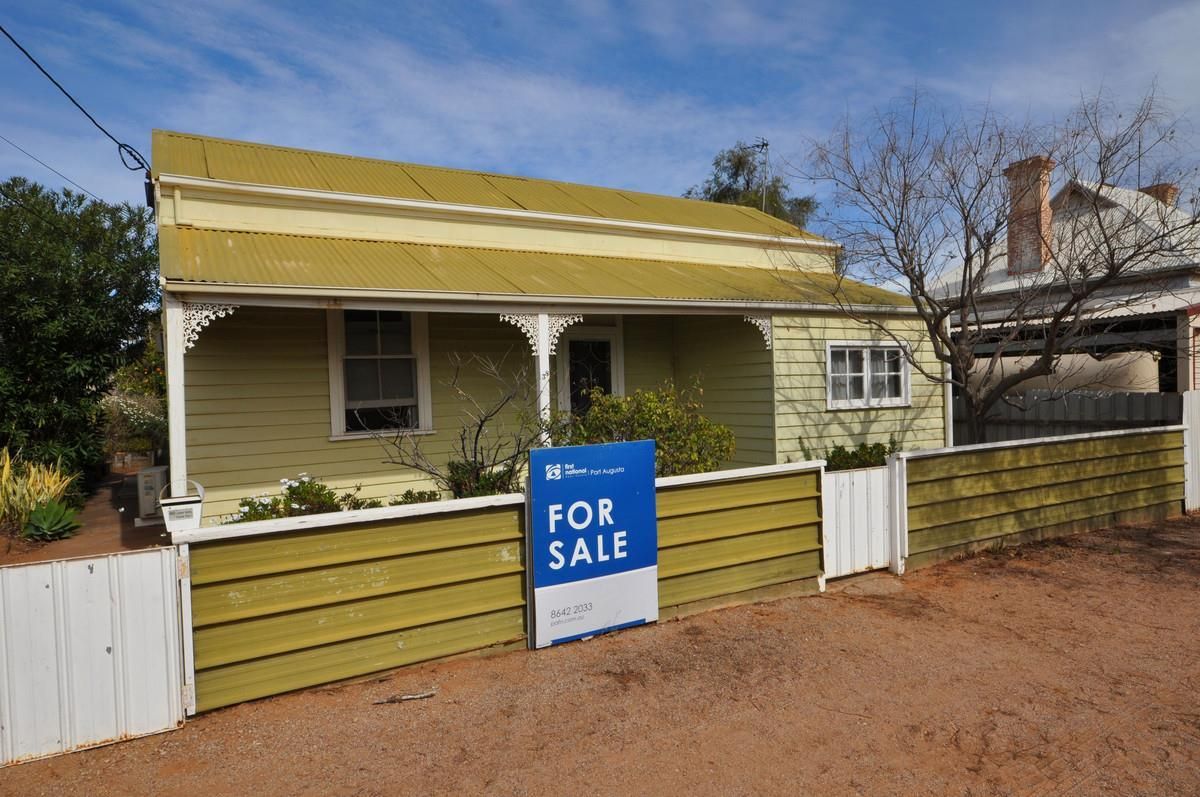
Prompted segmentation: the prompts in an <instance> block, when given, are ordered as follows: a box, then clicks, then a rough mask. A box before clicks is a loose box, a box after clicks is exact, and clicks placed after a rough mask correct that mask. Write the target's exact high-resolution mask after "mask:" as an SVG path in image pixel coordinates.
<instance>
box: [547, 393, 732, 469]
mask: <svg viewBox="0 0 1200 797" xmlns="http://www.w3.org/2000/svg"><path fill="white" fill-rule="evenodd" d="M701 395H702V391H701V390H700V387H699V385H698V384H694V385H693V386H692V389H691V390H688V391H685V392H680V391H678V390H677V389H676V388H675V385H673V384H672V383H670V382H668V383H666V384H664V385H663V386H662V387H661V388H659V389H657V390H638V391H636V392H634V394H633V395H631V396H612V395H608V394H605V393H603V392H601V391H598V390H594V391H592V392H591V394H590V398H591V406H590V407H589V408H588V410H587V412H585V413H584V414H583V415H581V416H577V417H574V418H572V419H570V420H569V421H568V422H567V423H566V425H565V426H564V427H563V429H562V430H561V431H560V432H559V434H558V435H557V437H558V438H559V439H558V442H559V443H560V444H562V445H585V444H588V443H616V442H623V441H629V440H648V439H653V440H655V441H656V447H655V463H654V465H655V473H656V475H658V476H676V475H679V474H684V473H703V472H705V471H711V470H717V469H718V468H719V467H720V466H721V463H723V462H727V461H729V460H730V459H731V458H732V457H733V453H734V450H735V441H734V436H733V431H732V430H730V429H729V428H728V427H726V426H722V425H721V424H719V423H716V422H715V421H712V420H710V419H709V418H706V417H705V416H704V415H702V414H701V412H700V411H701V409H702V408H703V407H702V404H701V402H700V397H701Z"/></svg>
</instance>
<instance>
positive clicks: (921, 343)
mask: <svg viewBox="0 0 1200 797" xmlns="http://www.w3.org/2000/svg"><path fill="white" fill-rule="evenodd" d="M879 320H880V321H881V322H882V323H885V324H887V325H888V329H889V330H892V331H894V332H895V334H897V335H898V336H899V337H901V338H902V339H903V340H905V341H906V342H908V343H909V345H910V346H912V347H913V350H914V351H915V352H916V356H917V359H918V362H920V363H921V364H922V366H923V367H924V368H925V369H926V370H927V371H929V372H931V373H941V365H940V363H938V362H937V361H936V359H935V358H934V357H933V352H932V347H931V346H930V345H929V343H928V342H926V339H925V333H924V330H923V328H922V325H921V323H920V321H919V320H917V319H914V318H903V317H900V316H896V317H892V318H890V319H879ZM773 331H774V373H775V426H776V435H777V454H778V458H779V461H780V462H798V461H803V460H806V459H811V458H814V457H820V456H822V455H823V454H824V453H825V451H826V450H827V449H829V448H832V447H833V446H836V445H839V444H840V445H844V446H846V447H847V448H853V447H854V446H857V445H858V444H859V443H886V442H887V441H888V438H889V437H892V436H894V437H895V438H896V441H897V442H898V443H899V444H900V447H901V448H902V449H904V450H916V449H931V448H941V447H943V446H945V445H946V440H945V416H944V410H943V403H944V402H943V386H942V385H941V384H939V383H937V382H933V381H930V380H928V379H926V378H925V377H924V376H922V375H921V373H920V372H918V371H917V370H916V369H915V368H914V369H912V371H911V386H912V401H911V404H910V405H909V406H907V407H881V408H877V409H853V410H830V409H828V408H827V405H826V391H825V375H826V362H825V359H826V354H825V352H826V343H827V342H829V341H859V340H861V341H864V342H887V341H889V340H890V338H889V337H888V336H887V335H885V334H884V333H882V332H878V331H875V330H872V329H871V328H869V327H867V326H865V325H863V324H861V323H859V322H857V321H855V320H853V319H852V318H850V317H848V316H845V315H839V314H824V315H804V316H794V315H780V314H776V315H775V316H774V318H773ZM806 448H807V451H806V450H805V449H806Z"/></svg>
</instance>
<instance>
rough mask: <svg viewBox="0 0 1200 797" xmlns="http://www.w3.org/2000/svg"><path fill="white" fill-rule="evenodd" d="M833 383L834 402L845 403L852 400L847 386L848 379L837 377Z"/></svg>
mask: <svg viewBox="0 0 1200 797" xmlns="http://www.w3.org/2000/svg"><path fill="white" fill-rule="evenodd" d="M832 382H833V400H834V401H845V400H846V399H848V398H850V392H849V388H847V386H846V377H844V376H835V377H834V378H833V380H832Z"/></svg>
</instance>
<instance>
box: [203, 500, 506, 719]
mask: <svg viewBox="0 0 1200 797" xmlns="http://www.w3.org/2000/svg"><path fill="white" fill-rule="evenodd" d="M523 514H524V513H523V510H522V509H521V507H519V506H502V507H494V508H488V509H479V510H470V511H463V512H453V513H447V514H435V515H429V516H417V517H411V518H404V519H393V520H389V521H386V522H375V523H363V524H353V525H348V526H332V527H328V528H323V529H311V530H305V531H298V532H280V533H277V534H269V535H262V536H254V537H249V538H246V539H242V540H238V539H226V540H219V541H213V542H208V543H196V544H194V545H193V546H192V548H191V564H192V576H193V586H192V616H193V627H194V629H195V630H194V643H195V658H196V667H197V675H196V684H197V704H198V707H199V708H200V709H208V708H215V707H217V706H222V705H228V704H230V703H235V702H239V701H242V700H249V699H253V698H256V697H263V696H266V695H270V694H277V693H279V692H283V691H287V690H290V689H296V688H300V687H303V686H311V685H314V684H319V683H327V682H330V681H336V680H340V679H343V678H349V677H353V676H356V675H365V674H367V673H371V672H376V671H378V670H382V669H388V668H391V667H397V666H400V665H403V664H408V663H411V662H415V661H421V660H424V659H428V658H436V657H439V656H446V655H450V654H453V653H461V652H465V651H468V650H475V649H478V648H483V647H488V646H491V645H496V644H501V643H505V642H510V641H513V640H516V639H520V638H521V637H522V636H523V634H524V627H523V613H524V609H523V607H524V602H525V599H524V592H525V585H524V566H523V562H524V552H523V546H524V518H523Z"/></svg>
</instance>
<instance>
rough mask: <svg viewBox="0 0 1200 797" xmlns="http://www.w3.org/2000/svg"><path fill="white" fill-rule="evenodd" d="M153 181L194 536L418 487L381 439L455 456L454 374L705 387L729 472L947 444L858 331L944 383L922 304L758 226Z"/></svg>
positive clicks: (726, 208) (526, 199)
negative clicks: (844, 450) (848, 450)
mask: <svg viewBox="0 0 1200 797" xmlns="http://www.w3.org/2000/svg"><path fill="white" fill-rule="evenodd" d="M153 163H154V166H155V170H154V173H153V181H154V191H155V203H156V213H157V220H158V225H159V244H160V252H161V258H162V282H163V306H164V316H165V323H164V328H165V330H166V347H165V348H166V355H167V364H168V377H169V385H168V395H169V400H170V408H171V412H170V442H171V461H170V467H171V479H172V481H179V480H181V479H192V480H195V481H197V482H199V483H200V484H202V485H203V486H204V488H205V490H206V492H207V500H206V503H205V508H204V512H205V518H206V522H209V521H211V520H213V519H216V518H218V517H220V516H221V515H227V514H229V513H230V512H232V511H234V510H235V509H236V506H237V501H238V499H239V498H241V497H243V496H247V495H251V494H255V493H261V492H275V491H277V490H278V487H279V480H280V479H281V478H285V477H294V476H295V475H296V474H298V473H301V472H307V473H310V474H312V475H314V476H318V477H320V478H322V479H323V480H324V481H325V482H327V483H328V484H330V485H331V486H333V487H335V488H338V489H343V488H351V487H353V486H354V485H359V484H361V485H362V487H363V490H362V493H361V494H362V496H364V497H377V496H387V495H393V494H398V493H400V492H403V491H404V490H405V489H408V488H422V487H428V486H429V485H428V484H427V483H426V481H425V479H424V477H423V475H422V474H420V473H418V472H415V471H408V470H405V469H403V468H401V467H400V466H397V465H393V464H387V463H384V462H383V461H382V460H383V458H384V457H383V452H382V451H381V449H380V446H379V443H378V442H377V441H376V440H374V439H372V432H373V431H375V430H376V429H378V428H379V427H383V426H396V425H397V424H401V425H403V426H404V427H405V428H406V429H407V430H411V432H412V433H413V434H417V435H422V436H423V439H422V443H423V446H422V447H423V449H424V451H425V452H426V453H428V454H430V455H431V456H433V457H434V458H436V457H437V456H440V455H442V454H443V452H444V453H445V454H446V455H447V456H448V452H449V449H450V446H451V444H452V443H453V442H454V441H455V440H456V438H457V434H458V431H459V429H460V428H461V427H462V419H461V417H460V415H459V413H460V412H461V405H460V404H459V403H458V402H457V401H456V400H455V399H454V397H453V395H452V394H451V391H450V389H449V388H448V387H447V386H446V382H447V380H448V378H449V377H450V374H451V369H452V364H451V359H452V357H453V356H454V355H471V354H479V355H483V356H486V357H490V358H493V359H496V360H499V359H501V358H504V362H505V363H508V364H511V365H512V367H513V368H514V369H515V368H517V367H518V366H522V365H523V366H525V367H527V368H528V371H529V373H531V374H533V375H534V378H536V379H537V380H538V387H539V391H538V395H539V409H540V410H541V411H543V412H549V411H550V410H552V409H554V408H566V407H568V406H571V405H572V404H573V403H575V402H577V401H578V400H579V389H578V387H579V385H580V384H581V383H587V384H598V385H601V386H602V387H604V388H605V389H606V390H610V391H612V392H615V393H630V392H632V391H635V390H637V389H639V388H646V389H652V388H655V387H658V386H660V385H661V384H662V383H663V382H664V381H666V380H673V381H674V382H675V383H676V384H678V385H681V386H685V385H687V384H689V383H690V382H691V381H692V379H693V378H694V377H698V378H699V379H700V381H701V384H702V386H703V390H704V394H703V401H704V411H705V413H706V414H707V415H708V416H709V417H711V418H713V419H714V420H716V421H718V422H720V423H723V424H725V425H727V426H729V427H730V428H732V429H733V431H734V433H735V434H736V437H737V453H736V455H735V458H734V460H733V461H732V462H730V463H729V465H730V466H750V465H772V464H777V463H784V462H789V461H798V460H801V459H804V456H803V454H802V452H801V449H802V444H803V445H804V446H807V447H808V448H809V449H810V450H814V451H821V450H824V449H825V448H826V447H827V446H830V445H834V444H837V443H842V444H846V445H853V444H857V443H859V442H864V441H865V442H883V441H886V440H887V439H888V438H889V436H895V438H896V439H897V440H898V441H899V442H900V443H901V445H902V447H904V448H909V449H911V448H934V447H939V446H942V445H944V444H945V431H944V430H945V420H944V401H943V389H942V386H941V385H937V384H934V383H931V382H928V381H927V380H925V379H923V378H922V377H921V376H920V375H919V374H918V373H917V372H916V371H915V370H912V369H911V368H910V366H909V365H908V364H907V363H906V362H905V360H904V358H903V357H900V356H898V355H899V352H898V351H897V347H896V344H895V343H894V341H892V340H891V338H890V337H887V336H882V335H879V334H878V333H874V332H872V331H871V330H870V329H868V328H867V327H865V326H863V325H861V324H859V323H857V322H855V321H854V320H852V319H851V318H850V317H849V315H848V314H847V312H846V310H845V306H846V305H852V306H853V308H854V312H855V314H857V315H864V314H866V315H870V316H871V317H872V318H874V319H875V320H876V321H878V322H880V323H882V324H885V325H886V326H887V327H888V328H889V329H891V330H893V332H894V333H895V334H897V335H898V336H899V337H900V338H902V339H903V340H905V341H907V346H908V347H909V348H910V350H911V351H912V352H914V354H915V356H916V357H917V358H918V359H919V360H921V361H924V362H928V363H929V364H930V365H929V367H930V368H934V367H935V366H934V361H933V358H932V355H931V353H930V351H929V347H928V345H927V343H926V342H925V341H924V339H923V336H922V332H921V326H920V322H919V320H918V319H917V317H916V316H915V314H913V313H912V311H911V309H910V308H909V307H908V306H907V301H908V300H907V299H906V298H904V297H902V296H899V295H896V294H893V293H891V292H888V291H884V290H881V289H878V288H874V287H871V286H867V285H863V284H859V283H855V282H852V281H849V280H842V281H839V280H837V279H836V277H835V276H834V273H833V260H834V254H835V252H836V245H835V244H833V243H831V242H829V241H827V240H824V239H822V238H819V237H817V236H814V235H811V234H809V233H806V232H804V231H803V230H800V229H798V228H796V227H793V226H791V225H789V224H787V223H785V222H783V221H780V220H778V219H775V218H773V217H771V216H768V215H765V214H763V213H760V212H759V211H757V210H754V209H751V208H744V207H737V206H732V205H720V204H714V203H708V202H700V201H696V200H690V199H682V198H678V197H668V196H656V195H650V194H640V193H636V192H632V191H623V190H616V189H607V188H596V187H592V186H584V185H573V184H569V183H558V182H551V181H547V180H533V179H525V178H521V177H511V176H501V175H492V174H483V173H479V172H470V171H460V170H455V169H443V168H436V167H430V166H416V165H411V164H405V163H393V162H388V161H380V160H371V159H367V158H356V157H348V156H344V155H334V154H327V153H319V152H307V151H302V150H296V149H285V148H282V147H274V146H267V145H263V144H253V143H246V142H238V141H226V140H221V139H214V138H206V137H202V136H195V135H189V134H183V133H172V132H165V131H155V133H154V144H153ZM467 378H468V382H467V383H466V384H465V385H464V387H466V388H467V389H468V390H470V389H471V383H470V382H469V379H470V375H469V374H468V375H467ZM490 389H494V388H493V386H492V385H491V384H490V383H486V382H481V383H480V384H479V390H480V391H481V392H484V391H487V390H490Z"/></svg>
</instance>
